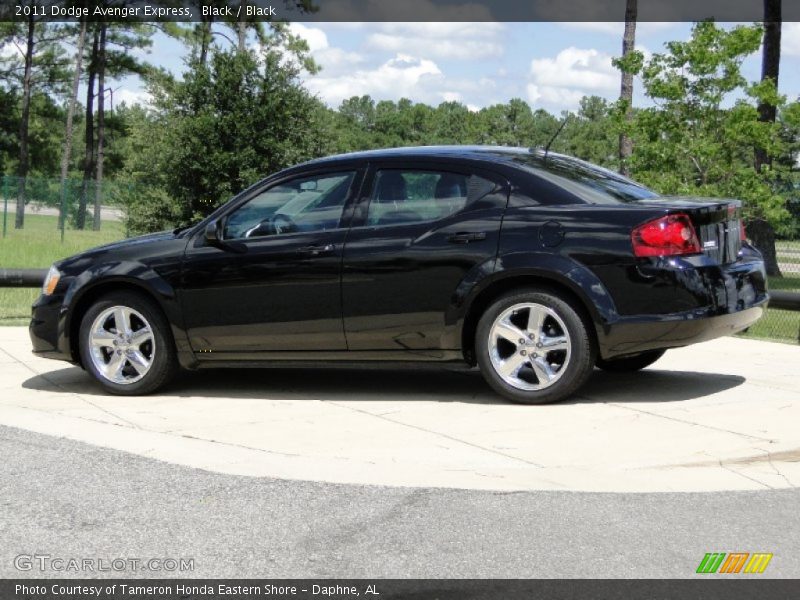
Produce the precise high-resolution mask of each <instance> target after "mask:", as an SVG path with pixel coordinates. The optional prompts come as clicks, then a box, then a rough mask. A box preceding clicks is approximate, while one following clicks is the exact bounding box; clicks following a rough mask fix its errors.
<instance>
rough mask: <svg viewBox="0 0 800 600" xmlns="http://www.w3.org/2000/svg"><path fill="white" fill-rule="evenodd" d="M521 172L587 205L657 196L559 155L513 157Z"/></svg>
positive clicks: (605, 171)
mask: <svg viewBox="0 0 800 600" xmlns="http://www.w3.org/2000/svg"><path fill="white" fill-rule="evenodd" d="M514 160H515V162H517V163H518V164H520V165H521V166H522V167H523V168H524V169H525V170H527V171H529V172H531V173H533V174H535V175H536V176H537V177H541V178H542V179H545V180H547V181H549V182H551V183H553V184H555V185H557V186H558V187H560V188H562V189H564V190H567V191H568V192H570V193H572V194H574V195H575V196H577V197H579V198H580V199H582V200H583V201H585V202H587V203H588V204H619V203H620V202H636V201H637V200H645V199H647V198H655V197H657V196H658V194H656V193H655V192H654V191H652V190H649V189H647V188H646V187H644V186H643V185H641V184H639V183H636V182H635V181H631V180H630V179H627V178H625V177H623V176H622V175H620V174H618V173H615V172H613V171H610V170H608V169H604V168H603V167H598V166H597V165H593V164H591V163H588V162H585V161H583V160H579V159H577V158H571V157H568V156H564V155H561V154H552V153H551V154H548V155H547V158H546V159H545V158H544V157H543V156H542V155H541V154H539V155H537V154H526V155H520V156H519V157H515V159H514Z"/></svg>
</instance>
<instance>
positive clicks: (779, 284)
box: [769, 273, 800, 292]
mask: <svg viewBox="0 0 800 600" xmlns="http://www.w3.org/2000/svg"><path fill="white" fill-rule="evenodd" d="M769 289H771V290H787V291H791V290H794V291H797V292H800V275H795V274H794V273H792V274H791V275H788V276H787V275H784V276H783V277H770V278H769Z"/></svg>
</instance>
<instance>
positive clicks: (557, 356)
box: [488, 302, 572, 391]
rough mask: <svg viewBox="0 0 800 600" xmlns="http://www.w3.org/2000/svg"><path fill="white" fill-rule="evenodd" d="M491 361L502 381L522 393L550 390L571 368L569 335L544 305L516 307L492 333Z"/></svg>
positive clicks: (498, 319) (562, 322) (505, 315)
mask: <svg viewBox="0 0 800 600" xmlns="http://www.w3.org/2000/svg"><path fill="white" fill-rule="evenodd" d="M488 346H489V347H488V350H489V358H490V360H491V362H492V366H493V367H494V370H495V371H496V372H497V374H498V375H499V376H500V378H501V379H502V380H503V381H505V382H506V383H507V384H508V385H510V386H512V387H515V388H517V389H518V390H524V391H534V390H542V389H544V388H547V387H550V386H551V385H553V384H554V383H555V382H556V381H558V380H559V379H560V378H561V376H562V375H563V374H564V371H565V370H566V367H567V365H568V364H569V360H570V354H571V346H572V344H571V343H570V339H569V332H568V331H567V326H566V325H565V324H564V321H562V320H561V317H559V316H558V315H557V314H556V312H555V311H554V310H553V309H552V308H549V307H547V306H544V305H543V304H534V303H529V302H526V303H522V304H515V305H513V306H511V307H509V308H507V309H506V310H505V311H503V312H502V313H500V316H498V317H497V319H495V321H494V323H493V324H492V328H491V330H490V331H489V339H488Z"/></svg>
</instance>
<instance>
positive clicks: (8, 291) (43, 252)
mask: <svg viewBox="0 0 800 600" xmlns="http://www.w3.org/2000/svg"><path fill="white" fill-rule="evenodd" d="M123 237H125V228H124V225H123V224H122V223H121V222H119V221H105V222H104V223H103V224H102V227H101V229H100V231H78V230H75V229H69V228H68V229H67V230H66V231H65V232H64V241H63V242H62V241H61V232H60V231H59V230H58V217H51V216H44V215H35V214H27V215H25V228H24V229H14V215H13V213H12V214H9V215H8V229H7V231H6V237H4V238H3V237H0V268H4V269H24V268H29V269H33V268H42V269H46V268H47V267H49V266H50V265H51V264H52V263H53V261H56V260H58V259H60V258H65V257H67V256H71V255H72V254H76V253H78V252H80V251H81V250H86V249H87V248H91V247H93V246H99V245H101V244H105V243H107V242H113V241H115V240H119V239H122V238H123ZM38 295H39V290H38V289H33V288H0V325H27V324H28V320H29V319H30V312H31V304H32V303H33V301H34V300H35V299H36V296H38Z"/></svg>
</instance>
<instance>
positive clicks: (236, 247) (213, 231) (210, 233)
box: [205, 219, 247, 254]
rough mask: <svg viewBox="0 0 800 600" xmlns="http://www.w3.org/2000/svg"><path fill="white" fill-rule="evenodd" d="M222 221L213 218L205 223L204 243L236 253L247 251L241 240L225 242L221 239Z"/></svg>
mask: <svg viewBox="0 0 800 600" xmlns="http://www.w3.org/2000/svg"><path fill="white" fill-rule="evenodd" d="M222 227H223V221H221V220H219V219H214V220H213V221H211V222H210V223H209V224H208V225H206V231H205V237H206V243H207V244H208V245H209V246H214V247H215V248H219V249H220V250H225V251H228V252H236V253H237V254H244V253H245V252H247V246H246V245H245V244H243V243H242V242H226V241H225V240H223V239H222Z"/></svg>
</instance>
